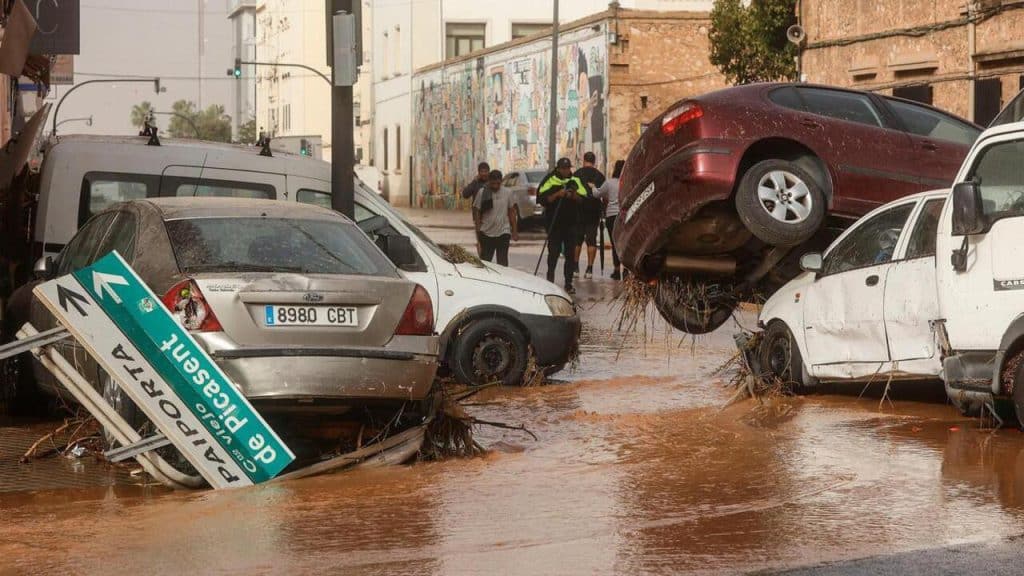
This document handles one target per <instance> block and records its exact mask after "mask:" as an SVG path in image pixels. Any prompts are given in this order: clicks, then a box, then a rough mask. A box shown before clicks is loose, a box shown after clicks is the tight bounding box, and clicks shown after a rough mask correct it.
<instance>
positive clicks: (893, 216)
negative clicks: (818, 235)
mask: <svg viewBox="0 0 1024 576" xmlns="http://www.w3.org/2000/svg"><path fill="white" fill-rule="evenodd" d="M913 209H914V204H913V203H910V204H901V205H899V206H895V207H893V208H890V209H888V210H886V211H885V212H882V213H881V214H877V215H875V216H874V217H872V218H871V219H870V220H868V221H867V222H865V223H864V224H862V225H860V226H858V227H857V228H856V229H854V230H853V232H851V233H850V234H849V235H848V236H847V237H846V238H844V239H843V241H842V242H840V243H839V245H838V246H836V247H835V249H834V250H832V251H831V252H829V254H828V256H827V257H826V258H825V267H824V270H823V272H822V273H823V274H838V273H840V272H846V271H847V270H855V269H857V268H865V267H867V266H876V265H878V264H885V263H887V262H890V261H892V256H893V252H894V251H895V250H896V243H897V242H898V241H899V239H900V233H902V232H903V227H904V226H905V225H906V224H907V218H908V217H909V216H910V212H911V211H912V210H913Z"/></svg>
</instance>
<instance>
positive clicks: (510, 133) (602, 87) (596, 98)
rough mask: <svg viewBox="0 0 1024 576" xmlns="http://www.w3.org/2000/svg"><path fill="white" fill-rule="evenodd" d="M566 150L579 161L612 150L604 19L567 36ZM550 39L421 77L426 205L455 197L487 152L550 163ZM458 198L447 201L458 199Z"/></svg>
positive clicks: (421, 181)
mask: <svg viewBox="0 0 1024 576" xmlns="http://www.w3.org/2000/svg"><path fill="white" fill-rule="evenodd" d="M559 44H560V46H559V51H558V62H557V70H558V94H557V106H558V125H557V131H556V133H557V143H556V145H557V150H558V155H559V156H567V157H569V158H570V159H572V160H573V163H574V164H575V163H579V162H580V161H581V160H582V158H583V154H584V153H585V152H588V151H593V152H594V153H595V154H596V155H597V158H598V166H600V167H603V166H604V164H605V158H606V150H607V139H608V138H607V136H608V135H607V126H608V120H607V110H606V107H605V102H606V99H607V77H608V44H607V39H606V37H605V27H604V24H601V25H599V26H598V29H597V30H595V29H594V28H592V27H587V28H584V29H580V30H575V31H571V32H569V33H566V34H564V35H562V37H561V39H560V43H559ZM550 47H551V41H550V38H549V39H546V40H544V39H542V40H538V41H535V42H531V43H529V44H524V45H520V46H516V47H513V48H509V49H507V50H502V51H499V52H494V53H491V54H487V55H486V56H484V57H481V58H477V59H476V60H473V61H470V62H460V63H458V64H456V65H451V66H447V67H445V68H443V69H442V68H436V69H432V70H429V71H426V72H423V73H419V74H416V75H415V77H414V81H413V82H414V90H415V94H414V105H413V106H414V109H413V135H414V142H413V145H414V146H413V154H414V158H413V161H414V163H415V166H414V168H415V172H414V186H415V190H416V192H417V195H418V198H419V203H420V204H421V205H423V204H425V203H427V202H428V200H427V198H428V197H434V199H436V198H437V197H446V196H447V197H448V198H449V199H450V198H451V195H453V194H457V191H458V190H459V189H460V188H461V187H462V186H463V185H464V184H465V183H466V182H468V181H469V179H471V178H472V177H473V175H474V174H475V173H476V165H477V163H478V162H480V161H482V160H486V161H487V162H489V163H490V164H491V167H492V168H496V169H498V170H501V171H503V172H509V171H512V170H519V169H525V168H535V167H543V166H546V165H547V150H548V118H549V111H550V101H551V48H550ZM452 204H454V203H453V202H451V201H449V202H447V205H452Z"/></svg>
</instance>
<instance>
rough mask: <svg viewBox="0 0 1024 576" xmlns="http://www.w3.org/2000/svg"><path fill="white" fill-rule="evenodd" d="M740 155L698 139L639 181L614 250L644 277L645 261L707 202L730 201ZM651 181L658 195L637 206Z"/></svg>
mask: <svg viewBox="0 0 1024 576" xmlns="http://www.w3.org/2000/svg"><path fill="white" fill-rule="evenodd" d="M737 156H738V154H737V153H736V152H735V151H733V150H732V149H731V148H729V147H727V146H723V145H722V144H720V143H715V142H708V141H698V142H695V143H693V144H691V145H689V146H686V147H685V148H683V149H682V150H680V151H679V152H677V153H675V154H673V155H672V156H670V157H668V158H666V159H665V160H664V161H662V162H661V163H660V164H658V166H657V167H655V169H654V170H652V171H651V172H650V173H648V174H646V175H644V177H643V178H642V179H640V180H638V185H637V186H635V187H634V189H633V190H631V191H630V197H629V199H628V200H627V201H626V202H625V203H624V204H623V207H622V211H621V212H620V214H619V218H618V219H617V220H616V221H615V237H614V242H615V249H616V251H617V252H618V254H619V258H620V259H621V260H622V262H623V264H625V266H626V267H627V268H629V269H631V270H633V271H634V272H637V273H639V274H641V275H644V273H645V269H644V260H645V259H646V258H647V257H648V256H650V255H652V254H656V253H657V252H658V251H660V250H661V248H662V247H663V246H664V244H665V242H666V241H667V240H668V238H669V236H670V235H671V233H672V230H673V228H675V226H676V225H677V224H679V223H680V222H684V221H686V220H688V219H689V218H691V217H692V216H693V215H694V214H696V213H697V211H698V210H700V209H701V208H702V207H704V206H705V205H707V204H708V203H711V202H715V201H720V200H727V199H729V198H730V197H731V196H732V190H733V185H734V179H735V176H736V163H737V161H738V158H737ZM651 182H653V183H654V192H653V193H652V194H651V195H650V196H649V197H647V198H646V200H644V201H643V203H642V204H640V205H638V206H636V207H634V204H635V203H636V202H637V201H638V200H639V199H640V198H639V197H640V196H641V193H642V191H643V190H644V189H646V188H647V187H648V186H649V185H650V184H651Z"/></svg>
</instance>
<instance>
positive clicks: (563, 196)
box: [537, 158, 587, 294]
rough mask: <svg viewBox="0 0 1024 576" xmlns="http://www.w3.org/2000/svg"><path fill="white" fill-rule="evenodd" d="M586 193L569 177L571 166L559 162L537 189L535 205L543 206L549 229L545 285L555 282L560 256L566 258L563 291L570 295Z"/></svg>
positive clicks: (562, 159)
mask: <svg viewBox="0 0 1024 576" xmlns="http://www.w3.org/2000/svg"><path fill="white" fill-rule="evenodd" d="M586 195H587V189H586V187H585V186H584V185H583V182H581V181H580V179H579V178H576V177H575V176H573V175H572V162H570V161H569V159H568V158H561V159H559V160H558V163H557V164H556V165H555V171H554V172H551V173H550V174H548V175H547V176H545V177H544V179H543V180H541V182H540V186H538V187H537V201H538V202H540V203H541V205H542V206H544V216H545V218H546V219H547V228H548V282H554V281H555V268H556V267H557V266H558V257H559V255H564V256H565V265H564V267H563V268H564V270H563V275H564V278H565V291H566V292H568V293H569V294H573V293H574V292H575V290H574V289H573V286H572V276H573V272H574V271H575V269H576V239H577V236H578V234H579V232H578V230H577V225H578V223H579V212H580V204H581V203H582V202H583V199H584V198H585V197H586Z"/></svg>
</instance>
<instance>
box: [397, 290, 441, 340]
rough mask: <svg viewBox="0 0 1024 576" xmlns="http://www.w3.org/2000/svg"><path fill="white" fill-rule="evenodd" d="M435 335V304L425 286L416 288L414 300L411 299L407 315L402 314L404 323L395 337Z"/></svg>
mask: <svg viewBox="0 0 1024 576" xmlns="http://www.w3.org/2000/svg"><path fill="white" fill-rule="evenodd" d="M433 333H434V304H433V302H431V301H430V294H427V291H426V290H424V289H423V286H416V290H415V291H413V293H412V298H410V299H409V305H408V306H406V307H405V314H402V321H401V322H399V323H398V328H396V329H395V335H396V336H430V335H431V334H433Z"/></svg>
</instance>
